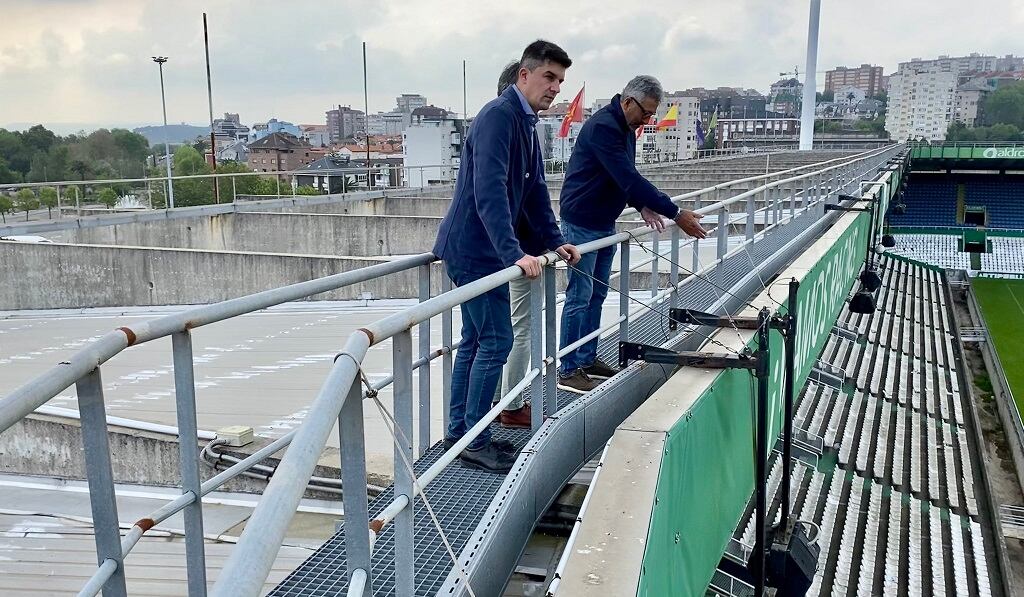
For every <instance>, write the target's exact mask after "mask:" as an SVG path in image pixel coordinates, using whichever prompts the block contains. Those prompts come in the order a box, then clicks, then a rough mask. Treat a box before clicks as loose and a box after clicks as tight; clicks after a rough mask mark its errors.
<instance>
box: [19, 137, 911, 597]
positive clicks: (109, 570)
mask: <svg viewBox="0 0 1024 597" xmlns="http://www.w3.org/2000/svg"><path fill="white" fill-rule="evenodd" d="M893 149H894V148H893V147H889V148H883V149H878V150H872V151H868V152H863V153H862V154H857V155H854V156H846V157H844V158H836V159H833V160H827V161H824V162H820V163H818V164H808V165H805V166H800V167H797V168H792V169H789V170H785V171H780V172H775V173H768V174H763V175H758V176H754V177H748V178H746V179H741V180H737V181H730V183H722V184H719V185H715V186H713V187H708V188H706V189H702V190H700V191H695V192H691V193H686V194H683V195H680V196H677V197H674V198H673V200H674V201H680V200H683V199H686V198H691V197H695V196H700V195H703V194H707V193H712V192H716V191H719V190H721V189H725V188H728V187H729V186H732V185H735V184H740V183H744V182H750V181H756V180H761V179H770V178H773V177H776V176H780V175H785V174H787V173H791V172H796V171H801V170H806V169H809V168H813V167H816V166H820V165H823V164H831V163H834V162H842V164H839V165H836V166H833V167H830V168H825V169H822V170H819V171H814V172H811V173H808V174H805V175H803V176H796V177H791V178H787V179H782V180H778V181H775V182H769V183H767V184H765V185H762V186H761V187H758V188H757V189H754V191H759V190H760V191H763V190H766V189H768V188H774V187H776V186H779V185H780V184H782V183H786V182H792V181H796V180H803V179H806V178H810V177H812V176H819V177H820V176H822V174H823V173H829V172H838V171H840V170H842V168H843V167H847V168H853V167H854V165H856V164H861V163H864V162H866V161H867V160H870V159H872V158H876V157H878V156H880V155H882V154H884V153H886V152H889V151H892V150H893ZM847 183H849V181H847ZM750 192H751V191H748V192H747V193H746V194H742V193H741V194H740V195H737V196H735V197H732V198H730V199H727V200H725V201H719V202H717V203H715V204H712V205H709V206H705V207H703V208H701V209H699V210H698V212H700V213H709V212H711V211H714V210H716V209H720V208H722V207H723V206H728V205H731V204H733V203H736V202H738V201H740V200H742V199H743V198H744V197H746V196H747V195H749V193H750ZM794 197H795V195H794ZM780 201H781V198H779V197H776V202H777V203H779V202H780ZM793 201H794V202H795V199H793ZM804 203H805V207H804V208H806V201H805V202H804ZM791 205H792V203H791ZM768 209H769V208H768V207H766V208H763V210H764V211H766V212H767V211H768ZM756 211H757V212H760V211H762V210H756ZM730 220H731V218H729V219H727V220H726V222H724V223H720V227H721V226H728V225H729V224H730V223H731V221H730ZM781 223H782V222H781V221H776V223H775V224H773V225H772V226H768V227H766V228H765V230H764V231H762V232H761V234H764V233H766V232H767V230H768V229H770V228H772V227H774V226H777V225H780V224H781ZM650 233H651V230H649V229H646V228H639V229H636V230H633V231H630V232H624V233H619V234H617V235H613V236H611V237H608V238H606V239H602V240H599V241H595V242H593V243H587V244H585V245H581V247H580V248H581V250H582V251H584V252H590V251H594V250H597V249H599V248H602V247H605V246H611V245H612V244H614V243H618V242H626V241H627V240H629V239H633V238H636V237H639V236H644V235H647V234H650ZM691 242H692V243H694V247H695V249H696V247H697V244H696V241H691ZM749 242H751V240H749V239H748V241H746V242H744V243H743V244H742V245H741V247H740V248H742V247H743V246H745V245H746V244H748V243H749ZM673 247H674V249H670V252H671V251H672V250H678V243H677V242H676V243H673ZM658 254H661V253H658ZM434 260H435V258H434V256H433V255H431V254H429V253H428V254H422V255H418V256H413V257H407V258H403V259H399V260H395V261H392V262H388V263H384V264H379V265H374V266H369V267H366V268H362V269H359V270H354V271H351V272H345V273H342V274H336V275H333V276H328V277H325V278H321V279H318V280H312V281H308V282H302V283H298V284H293V285H290V286H285V287H282V288H277V289H273V290H269V291H265V292H261V293H257V294H253V295H249V296H245V297H240V298H237V299H231V300H228V301H224V302H221V303H216V304H212V305H206V306H203V307H198V308H194V309H189V310H188V311H184V312H182V313H178V314H173V315H169V316H165V317H161V318H157V319H154V320H150V321H147V322H143V323H142V324H141V325H137V326H132V327H131V328H129V327H122V328H118V329H117V330H115V331H113V332H110V333H108V334H106V335H105V336H103V337H102V338H100V339H99V340H97V341H95V342H94V343H92V344H90V345H89V346H88V347H86V348H84V349H82V350H80V351H79V352H77V353H76V354H75V355H73V356H72V357H71V358H70V359H69V360H68V361H66V362H64V363H61V364H60V365H57V366H55V367H53V368H51V369H50V370H48V371H47V372H45V373H44V374H43V375H41V376H38V377H37V378H35V379H33V380H31V381H29V382H28V383H26V384H24V385H22V386H20V387H19V388H17V389H16V390H14V392H12V393H11V394H9V395H8V396H7V397H6V398H4V399H2V400H0V432H2V431H3V430H5V429H7V428H9V427H10V426H11V425H13V424H14V423H15V422H17V421H18V420H20V419H21V418H23V417H24V416H26V415H28V414H30V413H31V412H32V411H34V410H35V408H37V407H38V406H40V405H42V404H43V403H45V402H46V401H47V400H49V398H52V397H53V396H54V395H56V394H57V393H59V392H60V391H62V390H64V389H65V388H67V387H68V386H70V385H71V384H73V383H75V382H76V381H80V380H81V379H82V378H83V377H84V376H86V375H88V374H90V373H91V372H94V371H95V370H98V367H99V366H100V365H102V364H103V363H104V362H106V361H107V360H109V359H110V358H112V357H113V356H115V355H116V354H118V353H119V352H121V351H122V350H124V349H125V348H127V347H128V346H132V345H134V344H140V343H142V342H147V341H149V340H153V339H156V338H160V337H165V336H171V335H180V334H182V333H185V334H187V333H188V331H189V330H191V329H192V328H194V327H199V326H202V325H206V324H209V323H214V322H216V321H221V320H223V319H227V318H230V317H234V316H237V315H241V314H245V313H249V312H252V311H256V310H259V309H263V308H266V307H269V306H273V305H276V304H280V303H284V302H289V301H292V300H297V299H300V298H305V297H308V296H310V295H313V294H318V293H321V292H325V291H328V290H333V289H336V288H340V287H342V286H346V285H350V284H355V283H359V282H362V281H367V280H369V279H373V278H376V277H380V276H384V275H388V274H392V273H398V272H401V271H406V270H409V269H413V268H416V267H421V266H424V265H427V264H429V263H431V262H432V261H434ZM720 260H721V257H720V259H719V260H718V261H720ZM557 261H558V258H557V256H556V255H555V254H553V253H549V254H548V255H545V256H543V257H542V262H543V263H544V264H545V265H551V264H554V263H555V262H557ZM652 261H655V258H651V259H649V260H646V261H643V262H641V263H638V264H636V265H634V266H633V267H631V268H629V269H628V270H627V271H634V270H635V269H636V268H639V267H641V266H643V265H646V264H647V263H651V262H652ZM718 261H716V262H715V263H717V262H718ZM713 266H714V264H712V265H711V266H709V267H713ZM705 269H706V268H705ZM622 273H623V272H619V273H617V274H616V276H619V275H622ZM652 273H654V274H656V273H657V270H656V268H655V270H654V271H653V272H652ZM521 275H522V274H521V270H519V268H517V267H515V266H513V267H511V268H507V269H506V270H502V271H501V272H498V273H497V274H494V275H492V276H489V277H488V278H483V279H481V280H478V281H477V282H475V283H473V284H469V285H466V286H464V287H461V288H459V289H457V290H456V291H452V292H448V293H445V294H442V295H441V296H438V297H435V298H434V299H429V300H426V301H424V302H422V303H420V304H419V305H417V306H416V307H413V308H411V309H408V310H406V312H403V313H399V314H396V315H395V316H392V317H390V318H385V319H384V320H381V321H379V322H377V324H374V325H371V326H370V327H369V328H365V329H364V330H361V331H363V332H365V334H359V333H358V332H357V333H356V334H353V337H351V338H350V339H349V343H348V344H347V345H346V349H347V350H346V351H345V352H343V353H342V355H344V358H341V359H339V360H338V361H336V365H335V367H334V368H332V371H331V374H330V375H329V377H328V379H327V381H326V382H325V384H324V387H323V388H322V389H321V392H320V395H318V398H317V400H316V402H314V405H313V408H318V406H317V405H320V404H323V406H320V407H319V408H321V409H323V408H331V406H330V402H331V401H332V400H335V401H336V398H332V397H331V395H332V394H333V395H334V396H337V394H336V393H335V392H334V390H336V389H338V388H339V387H342V386H346V384H347V386H351V385H352V380H353V379H354V377H355V373H356V370H357V361H361V360H362V357H363V356H364V355H365V351H366V349H367V348H368V347H369V346H370V343H369V342H367V343H364V342H363V340H362V339H367V340H370V339H372V340H375V341H374V342H373V343H374V344H375V343H379V342H381V341H383V340H384V339H385V338H387V337H391V336H392V335H394V334H396V333H399V332H401V331H403V329H402V328H401V325H399V327H398V328H396V327H395V324H396V322H399V323H401V322H405V324H407V327H406V328H405V329H408V328H411V326H412V325H416V324H417V323H422V322H423V321H426V320H429V318H430V317H432V316H433V315H437V314H440V313H442V312H443V311H445V310H449V311H450V309H451V308H453V307H454V306H456V305H457V304H458V303H459V302H461V300H455V301H454V302H453V300H454V299H457V297H458V296H463V295H466V294H467V293H473V292H480V291H482V290H481V289H484V288H485V287H490V288H493V287H497V286H499V285H501V284H503V283H505V282H507V281H509V280H511V279H515V278H517V277H519V276H521ZM492 284H493V285H492ZM679 286H681V284H676V285H674V286H672V287H670V288H668V289H665V290H664V291H662V292H660V293H656V294H655V296H653V297H652V298H651V299H650V302H651V303H652V304H653V303H655V302H658V301H660V300H663V299H664V298H665V297H666V296H668V295H670V294H671V293H672V292H675V291H676V289H677V288H678V287H679ZM471 295H472V294H471ZM472 296H475V295H472ZM463 300H464V299H463ZM438 305H441V306H440V307H438ZM639 310H640V309H634V310H633V311H631V312H628V315H624V316H620V318H619V319H618V320H616V321H615V323H613V324H611V325H606V326H605V327H603V328H601V329H600V330H598V331H597V332H594V333H592V334H590V335H589V336H588V337H587V338H585V339H581V340H580V341H579V342H577V343H576V344H582V343H583V342H585V341H587V340H589V339H592V337H597V336H599V335H600V334H601V333H603V332H605V331H608V330H610V329H611V328H613V327H615V326H617V325H620V324H621V322H622V321H623V319H624V318H628V317H629V316H632V315H633V314H635V313H636V312H638V311H639ZM424 312H429V314H428V315H425V316H424V315H423V313H424ZM414 314H415V317H418V318H419V319H410V318H409V317H404V318H403V315H409V316H412V315H414ZM385 324H386V325H385ZM375 326H376V327H375ZM381 326H385V327H381ZM358 336H362V339H360V338H359V337H358ZM457 346H458V343H457V342H455V343H450V345H449V346H442V347H440V348H439V349H436V350H434V351H432V352H431V353H430V354H429V355H423V354H421V358H420V359H419V360H417V361H415V362H414V363H412V364H411V367H410V372H411V371H412V370H416V369H419V368H420V367H422V366H424V365H426V364H427V363H429V362H430V361H432V360H434V359H436V358H438V357H441V356H446V355H450V354H451V352H452V351H453V350H454V349H455V348H456V347H457ZM572 348H573V347H572V346H568V347H565V348H563V349H562V350H560V351H558V354H557V355H556V356H562V355H564V354H566V353H567V352H569V351H571V350H572ZM346 363H349V365H346ZM552 365H554V359H553V358H551V357H549V358H548V359H546V360H545V362H544V363H543V364H542V367H541V368H540V369H534V370H532V372H531V374H530V375H528V379H524V380H523V381H522V382H521V383H520V384H519V385H518V386H517V388H516V389H514V391H513V392H510V393H509V394H508V395H507V396H506V397H505V398H506V400H508V399H511V398H512V397H514V396H515V395H518V393H521V392H522V391H523V390H524V389H525V387H526V386H527V384H528V383H529V382H530V381H531V380H532V379H533V378H535V377H536V376H538V375H540V374H541V373H542V372H543V370H544V369H546V368H547V367H550V366H552ZM346 378H347V381H346ZM394 379H395V376H394V375H392V376H390V377H389V378H388V379H384V380H381V381H379V382H378V383H376V384H373V388H374V389H380V388H383V387H385V386H387V385H389V384H391V383H393V381H394ZM339 384H340V385H339ZM515 390H518V391H515ZM361 395H362V394H361ZM343 405H344V401H342V404H338V405H336V407H337V408H338V409H339V410H340V408H341V407H342V406H343ZM193 409H194V407H193ZM498 412H500V408H499V409H498V410H497V411H495V412H494V413H493V415H494V416H497V413H498ZM310 414H311V415H312V414H313V411H312V410H311V413H310ZM180 416H181V414H180V413H179V419H180ZM336 417H337V415H335V418H336ZM493 418H494V417H490V419H493ZM490 419H488V420H490ZM86 426H87V424H86V423H85V422H83V430H84V428H85V427H86ZM304 428H305V424H304V426H303V429H304ZM183 429H184V428H183ZM481 429H482V427H481ZM329 431H330V429H329V428H328V430H327V432H329ZM306 435H309V433H306V434H305V435H303V437H302V439H303V440H305V441H304V442H300V443H302V447H297V448H296V450H289V451H288V453H287V454H286V455H285V459H284V460H283V461H282V463H281V466H280V467H279V468H278V471H279V472H278V474H276V475H275V476H274V477H273V478H272V479H271V482H270V486H269V487H268V489H267V492H266V494H265V495H266V497H267V499H266V500H264V501H265V502H268V503H272V502H274V501H275V500H280V499H281V498H277V497H275V496H276V495H277V494H278V493H285V494H286V493H288V491H289V489H290V488H289V484H290V483H291V479H292V478H293V477H294V473H293V469H294V467H293V466H291V465H290V463H291V461H292V460H293V459H294V458H295V456H294V455H295V454H297V453H298V452H301V451H303V450H304V449H306V448H310V447H314V448H315V442H312V443H311V442H309V441H308V440H306V437H305V436H306ZM467 437H469V439H468V440H467V441H472V438H473V437H475V434H473V435H472V436H470V435H469V434H467ZM295 438H296V431H293V432H292V433H289V434H288V435H286V436H284V437H282V438H280V439H278V440H277V441H275V442H274V443H272V444H270V445H269V446H267V447H265V448H264V449H262V450H260V451H259V452H257V453H256V454H253V455H252V456H250V457H248V458H246V459H245V460H243V461H241V462H239V463H237V464H235V465H233V466H231V467H230V468H228V469H227V470H225V471H223V472H222V473H221V474H219V475H217V476H216V477H214V478H213V479H211V480H209V481H207V482H206V483H203V484H202V485H201V486H200V487H199V495H200V497H201V496H202V495H205V494H206V493H208V492H209V491H213V490H214V489H216V488H217V487H220V486H221V485H222V484H223V483H224V482H226V481H227V480H229V479H230V478H233V477H235V476H237V475H239V474H242V473H244V472H245V471H246V470H248V469H249V468H252V466H253V465H255V464H256V463H258V462H259V461H261V460H262V459H263V458H265V457H266V456H269V455H270V454H272V453H273V452H276V451H279V450H280V449H282V448H284V447H285V446H287V445H288V444H290V443H292V441H293V440H294V439H295ZM310 439H312V438H310ZM271 448H272V450H271ZM319 449H322V442H321V447H320V448H319ZM319 449H317V453H319ZM268 450H271V451H269V452H268ZM457 454H458V451H457V450H454V449H453V450H449V454H446V456H445V457H446V458H448V457H449V456H450V457H451V459H452V460H453V459H454V457H455V456H456V455H457ZM438 470H440V469H438ZM281 471H284V474H283V473H282V472H281ZM286 479H287V480H286ZM429 480H430V479H429V478H428V479H426V480H425V483H424V485H425V484H426V483H429ZM302 487H305V484H303V485H302ZM298 495H299V497H300V498H301V491H300V493H299V494H298ZM402 497H404V496H402ZM196 502H197V499H196V495H195V491H186V492H185V493H183V495H182V496H180V497H179V498H177V499H176V500H174V501H172V502H170V503H168V504H166V505H165V506H164V507H162V508H160V509H158V510H157V511H156V512H154V513H153V514H152V515H151V516H149V517H147V518H145V519H142V520H140V523H141V524H137V525H136V526H135V527H133V528H132V529H131V530H130V531H129V533H128V535H126V537H125V538H124V540H123V542H122V545H121V552H122V556H123V555H125V554H127V553H128V552H129V551H130V550H131V549H132V547H134V545H135V544H136V543H137V542H138V540H139V539H140V538H141V536H142V534H143V533H144V532H145V530H146V529H147V528H149V527H151V526H152V525H154V524H158V523H159V522H160V521H162V520H164V519H166V518H167V517H169V516H171V515H173V514H174V513H177V512H179V511H181V510H183V509H184V508H186V507H188V506H189V505H192V504H194V503H196ZM261 506H262V504H261ZM269 509H273V508H269ZM399 510H401V509H399ZM260 511H261V508H257V512H256V513H254V516H255V515H257V514H258V513H259V512H260ZM262 511H268V508H267V507H262ZM292 512H294V509H293V510H292ZM147 525H148V526H147ZM250 526H254V527H258V526H259V525H250ZM279 544H280V542H279V541H278V542H277V543H276V545H279ZM276 549H277V547H276V546H275V548H274V550H275V551H274V553H276ZM117 564H118V563H117V562H116V561H115V560H113V559H106V560H104V561H103V563H102V564H101V565H100V567H99V568H98V569H97V571H96V574H95V575H94V577H93V579H91V581H90V582H89V584H88V585H87V588H88V587H95V586H100V587H101V586H102V585H103V584H104V582H106V580H107V579H109V578H110V577H111V575H113V574H114V573H115V572H117V567H118V565H117ZM264 576H265V575H264ZM222 578H227V577H226V576H224V577H222ZM97 580H102V582H99V584H98V585H97V584H96V581H97Z"/></svg>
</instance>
